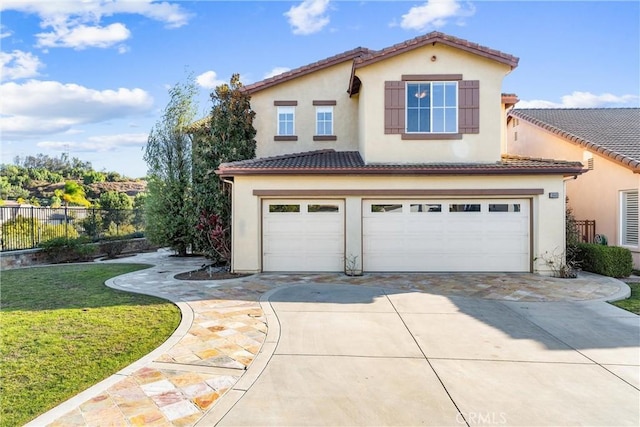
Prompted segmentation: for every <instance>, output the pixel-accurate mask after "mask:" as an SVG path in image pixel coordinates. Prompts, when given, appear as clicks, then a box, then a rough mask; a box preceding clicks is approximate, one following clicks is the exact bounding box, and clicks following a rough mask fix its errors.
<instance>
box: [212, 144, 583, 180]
mask: <svg viewBox="0 0 640 427" xmlns="http://www.w3.org/2000/svg"><path fill="white" fill-rule="evenodd" d="M582 172H583V167H582V163H580V162H567V161H558V160H547V159H534V158H529V157H518V156H503V157H502V160H500V161H498V162H494V163H421V164H365V162H364V161H363V160H362V157H361V156H360V153H359V152H357V151H335V150H332V149H327V150H317V151H309V152H305V153H293V154H287V155H283V156H275V157H265V158H258V159H251V160H242V161H239V162H232V163H223V164H221V165H220V167H219V169H218V170H217V171H216V173H217V174H219V175H222V176H234V175H272V174H275V175H286V174H298V175H308V174H312V175H313V174H341V175H351V174H358V175H362V174H365V175H378V174H383V175H384V174H391V175H522V174H558V175H567V176H568V175H579V174H581V173H582Z"/></svg>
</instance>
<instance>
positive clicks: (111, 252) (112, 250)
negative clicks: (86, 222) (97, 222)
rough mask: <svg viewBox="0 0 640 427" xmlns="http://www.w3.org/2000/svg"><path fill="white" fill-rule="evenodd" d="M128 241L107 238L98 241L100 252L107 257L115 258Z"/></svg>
mask: <svg viewBox="0 0 640 427" xmlns="http://www.w3.org/2000/svg"><path fill="white" fill-rule="evenodd" d="M127 244H128V242H127V241H126V240H107V241H104V242H101V243H100V252H101V253H103V254H105V255H106V256H107V258H109V259H113V258H117V257H118V255H120V254H121V253H122V251H124V249H125V248H126V247H127Z"/></svg>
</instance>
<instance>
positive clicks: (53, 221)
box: [0, 206, 144, 251]
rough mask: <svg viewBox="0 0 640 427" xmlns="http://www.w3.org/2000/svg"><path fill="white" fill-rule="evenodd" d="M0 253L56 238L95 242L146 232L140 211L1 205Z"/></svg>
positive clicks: (29, 247) (27, 247) (29, 246)
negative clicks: (0, 251) (91, 240)
mask: <svg viewBox="0 0 640 427" xmlns="http://www.w3.org/2000/svg"><path fill="white" fill-rule="evenodd" d="M0 224H1V228H0V230H1V231H0V242H1V244H0V250H2V251H15V250H20V249H31V248H36V247H38V245H39V244H40V243H41V242H45V241H47V240H51V239H54V238H56V237H67V238H76V237H80V236H86V237H89V238H91V239H93V240H97V239H100V238H104V237H114V236H122V235H130V234H133V233H139V232H143V231H144V216H143V212H142V210H140V209H93V208H77V207H61V208H43V207H36V206H26V207H23V206H15V207H14V206H0Z"/></svg>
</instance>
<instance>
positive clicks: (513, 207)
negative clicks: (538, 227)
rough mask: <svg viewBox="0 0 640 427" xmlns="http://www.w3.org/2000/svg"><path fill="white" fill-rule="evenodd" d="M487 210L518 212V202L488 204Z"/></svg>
mask: <svg viewBox="0 0 640 427" xmlns="http://www.w3.org/2000/svg"><path fill="white" fill-rule="evenodd" d="M489 212H520V203H514V204H507V203H499V204H490V205H489Z"/></svg>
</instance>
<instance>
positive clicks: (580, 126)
mask: <svg viewBox="0 0 640 427" xmlns="http://www.w3.org/2000/svg"><path fill="white" fill-rule="evenodd" d="M509 116H510V117H516V118H518V119H521V120H524V121H526V122H529V123H531V124H533V125H536V126H539V127H541V128H542V129H545V130H547V131H549V132H552V133H554V134H556V135H558V136H559V137H561V138H564V139H565V140H567V141H570V142H572V143H574V144H578V145H581V146H583V147H585V148H586V149H588V150H590V151H593V152H595V153H599V154H602V155H604V156H607V157H609V158H610V159H611V160H613V161H615V162H618V163H620V164H621V165H623V166H625V167H627V168H629V169H631V170H633V171H634V172H635V173H640V108H544V109H533V108H532V109H527V108H517V109H514V110H511V111H510V112H509Z"/></svg>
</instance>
